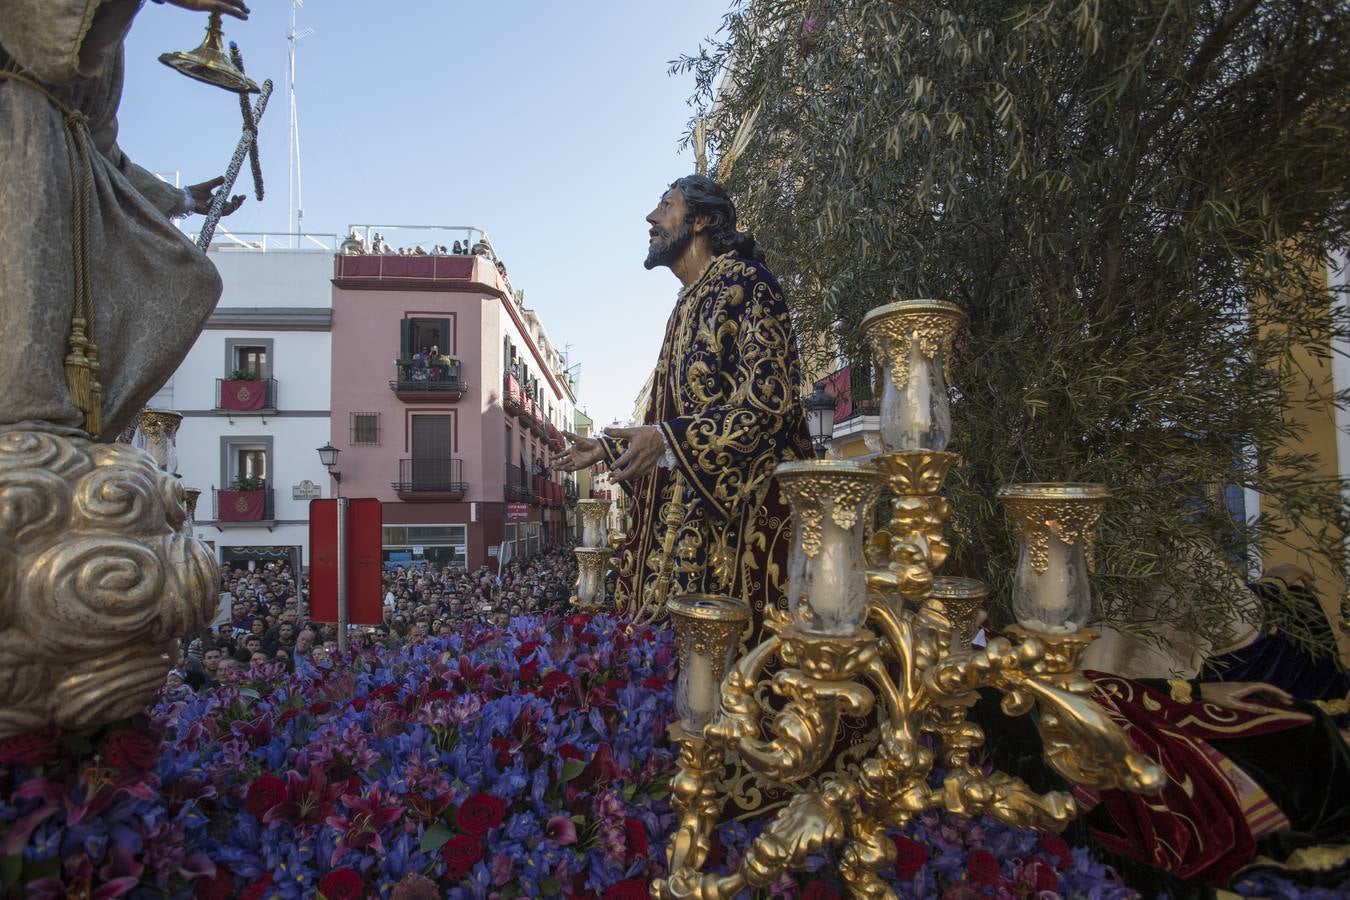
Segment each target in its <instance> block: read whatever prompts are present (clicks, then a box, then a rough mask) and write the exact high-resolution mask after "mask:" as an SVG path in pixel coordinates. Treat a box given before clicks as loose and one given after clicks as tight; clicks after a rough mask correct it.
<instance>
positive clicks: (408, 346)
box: [398, 319, 414, 356]
mask: <svg viewBox="0 0 1350 900" xmlns="http://www.w3.org/2000/svg"><path fill="white" fill-rule="evenodd" d="M398 346H399V356H412V355H413V353H414V351H413V346H412V319H404V320H402V321H401V322H399V323H398Z"/></svg>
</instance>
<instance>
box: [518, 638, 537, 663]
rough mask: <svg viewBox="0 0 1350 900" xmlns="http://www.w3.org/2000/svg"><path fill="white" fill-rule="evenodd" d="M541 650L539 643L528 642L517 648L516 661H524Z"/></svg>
mask: <svg viewBox="0 0 1350 900" xmlns="http://www.w3.org/2000/svg"><path fill="white" fill-rule="evenodd" d="M538 648H539V642H538V641H526V642H525V643H523V644H521V645H520V646H519V647H517V648H516V659H524V658H525V657H527V656H529V655H530V654H531V653H533V652H534V651H535V650H537V649H538Z"/></svg>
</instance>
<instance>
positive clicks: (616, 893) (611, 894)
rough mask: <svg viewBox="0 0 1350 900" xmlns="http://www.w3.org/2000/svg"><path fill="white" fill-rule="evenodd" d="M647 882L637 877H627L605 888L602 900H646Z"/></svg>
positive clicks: (647, 895) (647, 894) (648, 895)
mask: <svg viewBox="0 0 1350 900" xmlns="http://www.w3.org/2000/svg"><path fill="white" fill-rule="evenodd" d="M650 896H651V894H649V893H647V883H646V882H645V881H641V880H639V879H637V878H629V879H626V880H624V881H620V882H618V883H616V884H611V885H610V886H609V887H607V888H605V896H604V900H647V898H648V897H650Z"/></svg>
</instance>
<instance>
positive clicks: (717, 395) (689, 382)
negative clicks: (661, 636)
mask: <svg viewBox="0 0 1350 900" xmlns="http://www.w3.org/2000/svg"><path fill="white" fill-rule="evenodd" d="M800 384H801V371H800V359H799V357H798V354H797V347H796V341H795V339H794V336H793V333H792V325H791V322H790V319H789V316H788V309H787V304H786V302H785V301H784V299H783V294H782V291H781V290H780V289H779V287H778V282H777V280H776V279H775V278H774V277H773V275H772V273H770V272H769V270H768V269H767V268H766V267H765V266H764V264H763V263H762V262H758V261H756V260H750V259H742V258H739V257H736V256H733V255H731V254H724V255H722V256H719V257H717V258H716V259H714V260H713V261H712V263H711V264H710V265H709V266H708V269H707V271H705V272H704V273H703V276H702V277H701V278H699V280H698V281H697V282H695V283H693V284H691V285H689V286H688V287H686V288H685V289H684V290H682V291H681V292H680V296H679V299H678V301H677V302H676V304H675V309H674V310H673V311H672V312H671V314H670V321H669V322H668V323H667V325H666V334H665V340H664V341H663V342H662V345H661V354H660V356H659V358H658V359H657V363H656V370H655V372H654V374H653V378H652V392H651V399H650V401H649V403H648V406H647V411H646V415H645V416H644V418H643V423H644V424H647V425H655V426H657V427H659V428H660V429H661V431H662V433H663V435H664V436H665V439H666V444H667V446H668V447H669V448H670V450H671V451H672V454H673V456H674V466H673V467H672V468H664V467H661V468H657V469H655V470H653V471H652V472H651V473H649V474H647V475H645V476H643V477H642V478H640V479H637V480H636V482H634V483H633V484H632V486H631V487H629V486H628V485H625V488H626V489H628V490H629V491H630V494H631V497H632V502H633V512H632V522H631V526H630V528H629V531H628V535H627V540H626V542H625V543H624V544H623V546H622V547H621V549H620V559H621V565H620V569H619V581H618V586H617V591H616V605H617V608H618V611H619V613H620V614H621V615H626V616H630V617H632V618H633V619H634V620H635V621H639V622H647V621H654V620H657V619H663V618H664V617H665V609H664V607H665V602H666V599H667V598H668V597H671V596H673V595H675V594H681V593H722V594H730V595H731V596H735V597H740V598H743V599H745V600H747V601H749V602H750V604H751V606H752V607H753V608H754V609H755V626H756V627H755V633H756V634H758V631H759V625H760V623H761V622H762V620H763V615H764V610H765V608H766V606H776V607H781V606H782V604H783V603H784V599H783V598H784V595H785V594H784V587H785V583H784V582H785V569H786V565H785V562H786V558H787V557H786V553H787V545H788V539H789V536H790V535H789V530H788V520H787V510H786V507H785V505H784V504H783V503H782V501H781V499H780V498H779V497H778V492H777V491H776V490H774V491H770V490H769V487H770V483H771V476H772V474H773V470H774V468H775V467H776V466H777V465H778V464H779V463H780V462H784V461H786V460H790V459H800V458H806V457H809V456H810V455H811V442H810V439H809V437H808V435H807V431H806V422H805V418H804V417H803V415H802V409H801V404H800V402H799V399H798V396H797V395H798V390H799V386H800ZM601 443H602V445H603V446H604V451H605V457H606V460H607V461H608V462H611V463H612V462H613V461H614V460H615V458H617V457H618V456H619V455H620V454H621V453H623V452H624V450H626V449H627V446H626V442H625V441H623V440H619V439H615V438H609V437H602V438H601Z"/></svg>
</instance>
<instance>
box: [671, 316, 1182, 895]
mask: <svg viewBox="0 0 1350 900" xmlns="http://www.w3.org/2000/svg"><path fill="white" fill-rule="evenodd" d="M960 321H961V315H960V310H958V309H956V308H955V307H953V306H952V305H951V304H944V303H941V302H939V301H909V302H908V303H901V304H892V305H891V306H889V307H884V308H883V309H882V310H878V311H876V312H874V313H873V314H871V315H869V316H868V317H867V319H865V320H864V327H865V329H867V331H868V336H869V339H871V340H872V341H873V345H874V347H875V348H876V350H877V357H878V358H879V359H881V360H882V361H883V364H884V368H885V369H886V379H887V383H888V385H890V390H891V398H890V400H889V401H886V400H884V399H883V405H882V415H883V422H882V435H883V441H884V443H885V444H886V449H887V451H888V452H887V453H885V454H883V455H882V456H881V457H880V459H879V460H878V466H877V468H876V469H873V470H872V472H871V474H870V475H869V474H868V472H867V470H868V468H869V467H867V466H861V465H857V464H849V463H839V462H825V461H821V462H815V463H800V462H794V463H787V464H784V465H783V466H780V467H779V469H778V471H777V477H778V478H779V480H780V486H781V487H782V489H783V492H784V493H785V494H786V496H787V497H788V500H789V502H790V503H791V505H792V509H793V516H794V520H795V521H794V538H795V540H794V541H793V543H794V546H795V548H796V549H795V550H794V560H795V561H794V562H790V564H789V595H790V600H789V602H790V604H791V615H790V616H789V617H788V618H787V619H784V617H782V616H781V615H773V614H772V612H771V611H770V613H769V614H768V620H767V621H766V622H765V626H766V628H767V629H768V631H769V632H770V633H771V635H770V636H769V637H768V638H766V639H765V640H763V641H762V642H761V643H760V644H759V645H758V646H756V647H753V648H751V649H749V650H748V651H747V652H745V653H744V654H743V655H741V657H740V658H739V659H737V660H736V662H735V663H734V664H733V665H731V666H730V668H729V669H728V670H727V672H726V675H725V677H723V678H721V679H720V698H719V699H720V702H719V703H717V704H715V707H716V708H715V711H714V712H713V715H712V718H711V721H709V722H708V723H707V724H706V726H703V727H701V728H698V727H694V728H689V727H685V728H679V729H675V730H673V731H672V736H673V737H674V738H675V739H676V740H677V741H679V743H680V745H681V753H680V774H679V775H678V776H677V777H676V779H675V791H674V794H675V798H676V801H675V802H676V808H677V810H679V812H680V816H681V819H680V827H679V830H678V831H677V832H676V835H675V838H674V839H673V840H672V842H671V845H670V847H669V848H668V851H667V859H668V862H669V873H670V874H669V876H668V877H666V878H663V879H658V880H656V881H655V882H653V883H652V885H651V890H652V893H653V894H654V895H655V896H656V897H658V898H662V900H668V898H685V897H690V898H699V900H715V898H716V900H721V898H731V897H734V896H736V895H737V894H739V893H741V892H742V891H746V890H756V889H763V888H767V887H768V886H769V885H771V884H773V883H774V882H775V881H776V880H777V879H778V878H780V877H781V876H782V875H783V874H784V873H786V872H790V871H797V870H800V869H802V868H804V867H805V865H806V863H807V860H808V858H809V857H810V856H811V855H813V854H815V853H817V852H819V851H820V850H821V849H823V848H825V847H831V846H834V847H839V848H841V851H842V852H841V853H840V856H839V874H840V876H841V877H842V878H843V880H844V882H845V884H846V885H847V887H848V888H849V890H850V891H851V893H853V894H854V895H855V896H859V897H875V898H884V897H890V896H893V894H892V893H891V892H890V890H889V888H888V887H887V886H886V884H885V882H884V881H883V880H882V879H881V877H880V873H881V872H882V871H884V870H886V869H887V868H890V867H892V866H894V862H895V860H894V856H895V847H894V844H893V843H892V842H891V841H890V840H889V838H887V836H886V830H887V829H890V828H903V827H904V826H905V825H906V824H907V823H908V822H909V821H910V820H911V819H912V818H913V817H914V816H915V815H918V814H919V813H921V812H923V811H925V810H928V809H946V810H948V811H950V812H953V813H956V814H958V815H964V816H976V815H990V816H994V817H995V818H998V819H1000V820H1001V821H1003V822H1006V823H1008V824H1011V825H1014V826H1018V827H1031V828H1038V829H1054V830H1058V829H1062V828H1063V827H1064V826H1065V825H1067V824H1068V823H1069V821H1070V820H1071V819H1072V818H1073V817H1074V815H1075V814H1076V807H1075V804H1074V800H1073V798H1072V796H1070V795H1069V794H1067V793H1062V792H1050V793H1048V794H1037V793H1036V792H1034V791H1032V790H1031V788H1030V787H1028V786H1027V785H1026V784H1025V783H1023V782H1022V781H1020V780H1019V779H1017V778H1014V777H1012V776H1010V775H1007V774H1005V773H1003V772H998V771H995V772H992V773H988V774H986V773H985V772H984V771H983V770H982V769H981V768H979V767H977V766H976V765H975V764H974V763H973V761H972V753H973V752H974V751H975V750H977V749H978V748H979V747H980V746H981V745H982V744H983V743H984V733H983V732H982V731H981V729H980V728H979V727H978V726H977V725H975V724H973V723H971V722H969V721H967V718H966V716H967V713H968V711H969V709H970V708H971V707H972V706H973V705H974V704H975V702H976V700H977V698H978V694H977V693H976V689H977V688H981V687H991V688H994V689H996V690H998V691H1000V692H1002V693H1004V694H1005V695H1006V697H1005V699H1004V703H1003V708H1004V711H1005V712H1007V713H1008V714H1010V715H1021V714H1025V713H1027V712H1029V711H1030V710H1031V709H1032V708H1034V707H1037V706H1039V707H1040V709H1041V715H1040V716H1039V717H1038V720H1037V727H1038V729H1039V731H1040V734H1041V738H1042V740H1043V742H1044V748H1045V749H1044V754H1045V758H1046V760H1047V761H1048V762H1049V763H1050V765H1051V766H1053V767H1054V768H1055V769H1056V770H1057V771H1058V772H1060V773H1061V774H1062V775H1064V776H1065V777H1066V778H1068V779H1069V780H1070V781H1072V782H1074V783H1076V784H1080V785H1085V786H1088V787H1092V788H1096V789H1099V790H1102V789H1122V790H1129V791H1139V792H1146V793H1152V792H1156V791H1159V790H1161V789H1162V787H1163V784H1164V781H1165V779H1164V776H1163V773H1162V770H1161V769H1160V768H1159V767H1158V766H1157V765H1156V764H1154V763H1153V762H1152V761H1151V760H1149V759H1148V758H1147V757H1145V756H1142V755H1140V754H1138V753H1135V752H1134V750H1133V749H1132V748H1131V745H1130V742H1129V740H1128V738H1126V736H1125V734H1124V732H1123V731H1122V730H1121V729H1120V727H1119V726H1117V725H1116V724H1115V723H1114V722H1113V721H1112V720H1111V719H1110V718H1109V717H1108V716H1107V715H1106V713H1105V712H1104V711H1103V710H1102V709H1101V708H1100V707H1099V706H1097V705H1096V704H1095V703H1093V702H1092V701H1091V699H1089V697H1088V694H1089V693H1090V685H1089V684H1088V682H1087V681H1086V680H1085V679H1084V678H1083V676H1082V673H1081V671H1080V670H1079V660H1080V658H1081V655H1082V651H1083V649H1084V648H1085V647H1086V646H1087V644H1088V643H1089V642H1090V641H1091V640H1092V637H1093V636H1092V635H1091V633H1086V632H1080V633H1077V634H1064V635H1055V636H1048V637H1047V636H1044V635H1035V634H1030V633H1022V634H1019V635H1018V636H1019V637H1020V638H1022V639H1021V641H1020V643H1019V644H1018V645H1017V646H1014V645H1013V644H1012V643H1011V642H1010V641H1008V640H1006V639H1004V638H995V639H994V640H991V641H990V642H989V645H988V646H987V647H986V648H984V649H983V650H973V649H971V648H970V646H969V640H970V636H971V632H972V631H973V622H974V617H975V614H976V613H977V611H978V608H979V604H980V603H982V602H983V600H984V597H985V595H986V594H987V589H985V588H984V586H983V585H982V584H980V583H979V582H978V581H975V580H973V579H955V578H941V579H937V580H936V583H935V579H934V576H933V570H934V569H936V568H937V567H938V566H940V565H941V564H942V562H943V561H944V560H945V559H946V556H947V554H948V551H949V548H948V544H947V540H946V537H945V535H944V534H943V523H944V522H945V520H946V518H947V515H948V511H949V509H948V506H947V502H946V500H945V499H944V498H942V497H941V496H940V490H941V487H942V482H943V479H944V478H945V477H946V473H947V471H948V469H949V468H950V466H951V464H952V463H953V462H954V461H955V459H956V455H955V454H952V453H948V452H947V451H946V449H945V448H946V436H947V433H948V431H949V427H950V423H949V421H944V420H943V417H944V415H945V410H946V397H945V391H946V383H947V380H948V379H947V378H946V371H945V369H946V360H947V356H948V352H949V349H950V343H951V338H952V336H953V335H954V333H955V329H956V326H957V325H958V324H959V323H960ZM920 369H922V370H923V373H922V375H918V374H916V373H918V372H919V370H920ZM939 389H940V390H939ZM934 391H938V392H940V393H941V394H942V396H941V397H938V396H935V395H934ZM888 416H889V417H891V418H894V419H898V420H899V421H898V422H896V421H887V420H886V419H887V417H888ZM882 479H884V480H885V481H886V482H887V484H888V485H889V487H890V489H891V492H892V494H893V499H892V507H891V509H892V521H891V523H890V525H889V526H888V528H886V529H884V530H882V531H879V532H878V533H877V534H874V535H872V536H871V538H870V540H868V541H867V555H868V561H869V562H871V563H872V564H873V566H874V568H873V569H872V570H870V571H868V572H867V573H866V584H867V589H866V590H865V591H864V592H863V593H864V594H865V595H866V596H867V597H868V599H867V602H866V606H865V617H864V618H859V617H858V616H857V615H855V614H854V612H853V606H854V600H853V598H854V597H856V595H857V594H858V592H859V581H860V579H859V574H860V573H859V572H858V571H857V570H858V568H859V566H855V565H854V562H853V560H854V557H855V556H857V555H859V554H861V553H862V551H863V537H864V535H863V532H864V531H865V528H861V527H858V525H859V523H864V522H866V521H868V520H869V519H870V498H874V497H875V496H876V491H877V486H878V481H880V480H882ZM1075 521H1076V522H1079V528H1078V531H1077V532H1075V533H1076V534H1079V535H1082V534H1085V533H1086V529H1088V528H1090V527H1091V523H1089V522H1086V521H1085V520H1075ZM1092 521H1095V519H1093V520H1092ZM1061 524H1062V523H1061ZM830 529H833V531H830ZM1058 534H1059V536H1060V538H1061V539H1067V537H1068V532H1067V531H1066V530H1065V529H1063V528H1061V529H1060V531H1059V532H1058ZM845 542H852V545H853V546H852V549H851V550H850V549H847V548H844V547H843V544H844V543H845ZM827 547H829V548H831V549H830V551H829V554H825V548H827ZM823 556H824V558H822V557H823ZM827 562H828V564H826V563H827ZM669 609H670V613H671V617H672V621H673V622H674V623H675V628H676V634H677V637H679V636H680V635H682V634H684V635H686V636H685V637H682V638H681V640H682V641H686V642H687V641H688V637H687V635H688V632H689V629H690V628H691V627H692V626H691V625H690V622H692V621H695V620H694V619H692V618H690V616H689V615H688V613H687V611H686V610H685V609H684V608H683V607H682V606H680V605H679V604H678V603H677V602H676V601H672V603H671V604H670V607H669ZM729 633H730V631H729V630H724V631H723V632H722V634H723V636H725V635H726V634H729ZM682 646H683V645H682ZM775 660H777V661H778V662H779V663H780V664H781V666H780V667H778V668H776V670H774V671H772V672H770V666H771V664H773V663H774V661H775ZM681 667H682V678H684V677H689V678H693V679H694V680H695V681H697V683H698V684H699V685H706V682H707V680H708V678H709V677H710V676H709V673H708V672H707V671H705V670H706V669H707V666H706V665H700V666H698V667H697V676H696V677H695V675H694V673H693V671H692V669H693V668H694V663H693V662H692V661H690V660H688V659H686V656H685V654H684V651H683V650H682V656H681ZM686 668H690V669H691V672H690V675H688V676H686V675H685V674H684V670H685V669H686ZM713 675H714V676H715V673H713ZM770 695H773V698H772V699H770ZM700 696H701V698H702V699H701V700H700V704H699V707H698V708H699V716H698V717H695V720H694V723H693V724H694V725H695V726H697V725H699V724H700V722H701V716H702V715H703V714H704V713H705V712H706V710H707V709H708V708H709V707H710V706H713V705H714V704H712V703H711V702H710V701H709V700H708V698H707V697H706V695H700ZM873 713H875V715H876V718H877V731H876V733H875V738H874V742H873V743H872V744H871V745H869V746H866V747H864V748H862V752H861V754H860V757H861V758H860V763H859V765H858V767H857V768H856V770H852V771H855V772H856V774H853V775H845V774H832V775H826V776H823V777H818V778H816V779H814V780H808V779H811V778H812V776H820V775H821V770H822V767H823V766H825V764H826V763H827V762H828V761H829V760H830V759H831V758H832V757H833V756H834V755H835V753H836V751H837V750H838V748H837V746H836V741H837V739H838V736H839V733H840V732H839V724H840V721H841V719H842V717H843V716H845V715H848V716H868V715H871V714H873ZM925 734H927V735H930V736H932V737H933V738H935V739H936V741H937V750H936V751H935V750H934V749H930V742H929V741H928V740H925V739H923V735H925ZM855 749H857V748H855ZM724 754H732V755H734V756H735V757H737V758H738V759H739V761H740V763H741V764H742V765H743V766H745V767H746V768H748V769H750V770H753V771H754V772H756V773H758V774H759V775H760V776H763V777H766V778H768V779H770V780H771V781H774V782H777V783H779V784H785V785H802V786H801V787H800V788H799V789H798V790H797V791H796V793H795V794H793V795H792V797H791V799H790V800H789V802H788V804H787V805H786V807H784V808H782V809H780V810H779V811H778V813H777V814H776V815H775V817H774V819H773V820H772V821H771V822H770V823H769V824H768V826H767V827H766V828H765V830H764V831H763V832H762V833H761V834H760V835H759V836H758V837H757V838H756V839H755V840H754V841H753V842H752V843H751V845H750V847H749V848H748V849H747V850H746V853H745V855H744V856H743V858H742V860H741V862H740V864H739V865H738V866H737V867H736V868H735V870H734V871H732V872H730V873H728V874H726V875H717V874H712V873H708V872H705V871H703V868H704V865H705V863H706V859H707V848H708V846H709V842H710V840H711V835H712V831H713V829H714V828H715V827H716V825H717V821H718V818H719V816H720V814H721V809H722V805H723V804H722V800H721V798H720V797H719V796H718V794H717V792H716V790H715V789H714V787H713V779H714V778H715V777H716V774H717V773H718V772H719V771H720V766H721V763H722V762H723V758H724ZM939 761H940V762H941V764H942V765H943V766H944V768H945V777H944V778H943V781H942V783H941V784H940V785H937V786H932V785H930V781H931V777H930V776H931V774H932V769H933V766H934V765H935V764H936V763H938V762H939Z"/></svg>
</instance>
